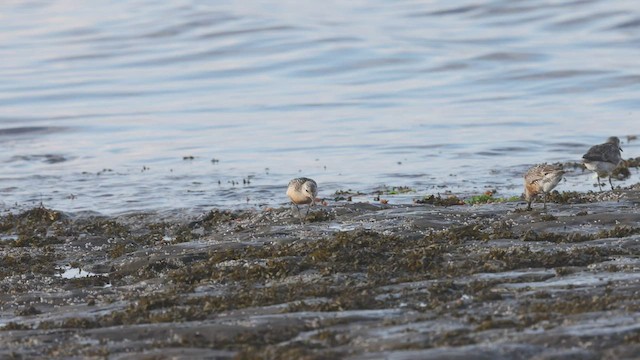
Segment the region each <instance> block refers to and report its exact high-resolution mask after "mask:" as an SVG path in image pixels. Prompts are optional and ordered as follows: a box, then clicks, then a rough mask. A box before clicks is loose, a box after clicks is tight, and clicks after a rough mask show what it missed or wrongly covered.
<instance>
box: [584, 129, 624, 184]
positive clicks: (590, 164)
mask: <svg viewBox="0 0 640 360" xmlns="http://www.w3.org/2000/svg"><path fill="white" fill-rule="evenodd" d="M621 151H622V148H620V139H618V138H617V137H615V136H612V137H610V138H608V139H607V142H605V143H604V144H600V145H595V146H592V147H591V149H589V151H587V153H586V154H584V155H583V156H582V162H583V163H584V166H585V167H586V168H587V169H589V170H591V171H593V172H595V173H596V176H597V178H598V186H599V187H600V191H602V185H600V177H605V176H609V185H611V190H613V184H612V183H611V173H612V172H613V170H614V169H615V168H617V167H618V165H620V163H621V162H622V156H621V155H620V152H621Z"/></svg>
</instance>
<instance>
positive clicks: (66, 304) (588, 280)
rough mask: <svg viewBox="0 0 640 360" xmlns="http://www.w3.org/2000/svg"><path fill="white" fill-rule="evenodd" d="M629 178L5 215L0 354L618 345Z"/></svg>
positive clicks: (629, 237)
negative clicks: (566, 187) (416, 194)
mask: <svg viewBox="0 0 640 360" xmlns="http://www.w3.org/2000/svg"><path fill="white" fill-rule="evenodd" d="M638 190H640V184H635V185H632V186H629V187H626V188H623V189H617V190H615V191H613V192H612V191H605V192H602V193H598V192H587V193H576V192H557V191H554V192H553V194H552V195H551V196H550V199H549V203H548V205H547V206H548V209H547V210H546V211H542V209H541V207H540V204H537V203H536V204H535V206H534V210H533V211H523V210H522V209H524V205H523V204H524V203H523V201H521V200H518V201H514V200H515V199H500V198H497V199H498V200H497V201H493V200H496V198H494V194H493V193H486V194H481V195H479V196H478V198H472V200H469V199H458V198H455V199H453V200H451V199H452V197H440V196H427V197H425V198H424V199H420V201H416V203H415V204H413V205H389V204H384V203H383V202H378V203H375V204H374V203H349V202H341V203H337V204H335V205H333V204H332V205H331V206H319V207H316V208H314V209H312V212H311V213H310V214H309V217H308V222H307V223H306V224H304V225H300V224H299V220H298V218H297V217H296V216H295V213H294V212H293V211H292V210H291V209H290V208H288V207H284V208H272V209H266V210H262V211H257V210H253V211H247V210H242V211H241V210H238V211H228V210H211V211H210V212H208V213H206V214H202V215H200V216H197V217H188V216H185V215H181V214H174V215H166V214H164V215H158V214H153V213H149V212H147V213H132V214H125V215H119V216H95V215H93V216H89V215H79V214H67V213H63V212H59V211H56V210H54V209H47V208H45V207H38V208H33V209H30V210H27V211H24V212H21V213H16V214H13V213H7V214H4V215H3V216H2V217H0V236H1V238H2V240H0V248H1V249H2V255H1V257H0V262H1V266H0V289H1V291H0V294H1V295H0V299H1V300H0V304H1V309H2V310H1V311H0V334H2V336H0V357H3V358H4V357H14V358H31V357H38V356H45V357H74V356H75V357H78V356H80V357H92V356H93V357H107V356H110V357H112V356H114V357H116V358H134V357H136V356H143V355H144V356H150V357H154V356H155V357H160V358H162V357H171V356H177V357H183V358H188V357H198V356H205V355H206V356H215V357H217V358H221V359H224V358H229V359H234V358H235V359H333V358H354V359H373V358H380V357H385V356H390V355H392V354H393V356H397V357H398V358H413V357H419V358H430V359H436V358H437V359H441V358H442V359H444V358H449V357H451V356H473V357H477V356H483V357H484V358H496V357H508V358H530V357H532V356H534V355H535V356H538V357H537V358H540V359H544V358H554V359H557V358H571V357H580V358H603V357H604V358H624V357H625V356H631V354H637V353H638V352H639V351H640V321H639V320H640V304H639V303H638V301H637V298H638V292H639V291H640V271H638V270H639V269H640V214H639V212H638V206H639V205H640V195H639V191H638ZM392 191H394V192H395V193H403V192H406V191H408V190H407V189H400V188H394V189H392ZM381 195H385V194H381ZM387 195H389V196H393V194H391V193H389V194H387ZM341 196H344V194H342V195H341Z"/></svg>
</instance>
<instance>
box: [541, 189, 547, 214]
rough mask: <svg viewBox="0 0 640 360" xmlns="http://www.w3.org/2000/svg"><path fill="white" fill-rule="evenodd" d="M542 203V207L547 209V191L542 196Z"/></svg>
mask: <svg viewBox="0 0 640 360" xmlns="http://www.w3.org/2000/svg"><path fill="white" fill-rule="evenodd" d="M542 203H543V204H544V205H543V206H542V209H544V210H546V209H547V193H544V198H543V199H542Z"/></svg>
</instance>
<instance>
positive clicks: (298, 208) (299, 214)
mask: <svg viewBox="0 0 640 360" xmlns="http://www.w3.org/2000/svg"><path fill="white" fill-rule="evenodd" d="M293 206H295V207H296V210H298V217H299V218H302V213H301V212H300V207H298V204H296V203H293Z"/></svg>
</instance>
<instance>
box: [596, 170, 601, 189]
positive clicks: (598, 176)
mask: <svg viewBox="0 0 640 360" xmlns="http://www.w3.org/2000/svg"><path fill="white" fill-rule="evenodd" d="M596 177H597V178H598V187H599V188H600V191H602V185H600V174H596Z"/></svg>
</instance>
